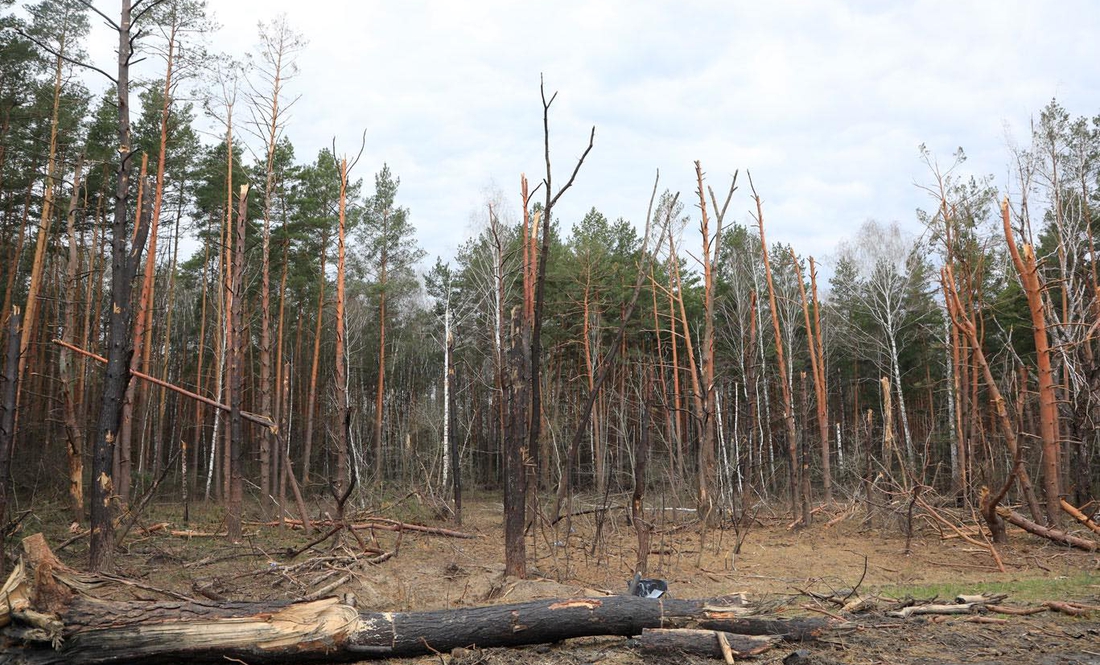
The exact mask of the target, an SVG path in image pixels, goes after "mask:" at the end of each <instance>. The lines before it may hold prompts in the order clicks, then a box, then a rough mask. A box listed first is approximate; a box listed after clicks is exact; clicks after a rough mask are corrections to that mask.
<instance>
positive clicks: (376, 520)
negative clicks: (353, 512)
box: [249, 517, 478, 539]
mask: <svg viewBox="0 0 1100 665" xmlns="http://www.w3.org/2000/svg"><path fill="white" fill-rule="evenodd" d="M283 523H284V524H286V525H287V526H289V527H290V528H292V529H300V528H302V520H295V519H285V520H283ZM249 524H252V525H255V526H278V525H279V523H278V522H249ZM312 524H313V526H320V527H327V526H336V525H339V526H340V527H341V528H343V526H344V523H343V522H337V521H334V520H313V522H312ZM347 526H348V527H350V528H352V529H354V530H356V531H366V530H368V529H379V530H381V531H415V532H417V533H425V534H429V535H432V536H446V537H447V538H467V539H474V538H478V536H477V534H473V533H466V532H465V531H455V530H454V529H446V528H443V527H439V526H425V525H423V524H412V523H410V522H398V521H397V520H391V519H386V518H383V517H371V518H367V520H365V521H363V522H351V521H349V522H348V523H347Z"/></svg>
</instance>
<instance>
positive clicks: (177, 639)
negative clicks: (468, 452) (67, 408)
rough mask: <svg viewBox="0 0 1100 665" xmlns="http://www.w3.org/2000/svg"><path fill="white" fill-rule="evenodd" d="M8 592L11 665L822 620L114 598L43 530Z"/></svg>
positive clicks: (583, 607) (709, 607)
mask: <svg viewBox="0 0 1100 665" xmlns="http://www.w3.org/2000/svg"><path fill="white" fill-rule="evenodd" d="M24 550H25V552H26V556H25V559H24V560H23V561H21V562H20V564H19V565H18V566H17V568H16V570H15V571H14V572H13V573H12V575H11V577H9V578H8V580H7V582H6V583H5V584H4V587H3V588H2V589H0V626H4V628H3V629H2V631H0V639H2V640H3V642H4V651H3V652H2V657H0V660H3V661H4V662H9V661H10V662H14V663H28V664H30V663H108V662H120V661H125V662H127V663H177V662H225V661H226V660H227V659H230V660H234V659H235V660H241V661H245V662H248V663H250V664H251V663H289V662H294V663H299V662H309V661H326V662H340V661H355V660H363V659H366V658H388V657H399V656H414V655H423V654H430V653H435V652H447V651H450V650H451V649H453V648H455V647H460V646H471V645H476V646H478V647H495V646H517V645H524V644H540V643H547V642H557V641H560V640H563V639H567V638H572V637H584V636H591V635H623V636H632V635H639V634H641V633H642V630H643V629H646V628H683V627H705V628H709V629H711V630H719V631H725V632H740V633H745V632H761V633H768V634H773V635H775V634H780V635H782V636H783V637H786V638H788V639H806V638H809V637H812V636H813V635H815V634H817V633H819V632H820V631H821V630H823V629H824V628H825V626H826V625H827V622H826V621H825V620H814V619H798V620H792V621H790V622H785V621H782V620H777V619H770V620H763V619H756V618H754V617H747V616H744V615H745V614H746V613H747V612H749V611H750V610H749V608H747V607H745V604H744V602H743V601H740V599H738V601H736V602H734V601H729V600H726V601H723V600H722V599H718V600H713V601H703V600H673V599H646V598H637V597H633V596H608V597H604V598H573V599H565V600H543V601H533V602H527V603H517V604H511V605H497V606H489V607H473V608H464V609H454V610H436V611H428V612H359V611H358V610H356V609H355V608H354V607H353V606H351V605H349V604H345V603H342V602H340V601H339V600H338V599H335V598H329V599H324V600H317V601H312V602H299V603H288V602H247V603H246V602H203V601H198V600H190V599H187V600H184V599H180V600H171V601H146V600H137V601H110V600H101V599H97V598H93V597H91V596H89V595H88V591H90V590H91V589H94V588H95V586H96V584H98V583H101V582H102V580H100V579H99V578H93V577H91V576H85V575H82V574H81V573H79V572H77V571H75V570H72V569H70V568H68V567H66V566H65V565H64V564H62V563H61V562H60V561H59V560H58V559H57V558H56V557H55V556H54V555H53V553H52V552H50V550H49V548H48V547H47V546H46V543H45V540H44V539H43V538H42V537H41V535H36V536H32V537H30V538H27V539H26V540H25V541H24Z"/></svg>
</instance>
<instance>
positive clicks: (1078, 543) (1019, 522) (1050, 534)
mask: <svg viewBox="0 0 1100 665" xmlns="http://www.w3.org/2000/svg"><path fill="white" fill-rule="evenodd" d="M997 514H999V515H1000V516H1001V517H1003V518H1005V520H1006V521H1008V522H1009V523H1010V524H1015V525H1016V526H1018V527H1020V528H1021V529H1023V530H1024V531H1027V532H1028V533H1030V534H1034V535H1036V536H1042V537H1043V538H1046V539H1048V540H1052V541H1054V542H1056V543H1061V544H1063V545H1069V546H1070V547H1076V548H1077V549H1079V550H1085V551H1086V552H1095V551H1097V550H1100V543H1098V542H1096V541H1095V540H1089V539H1088V538H1081V537H1079V536H1074V535H1071V534H1068V533H1066V532H1065V531H1061V530H1059V529H1053V528H1051V527H1049V526H1042V525H1041V524H1036V523H1035V522H1032V521H1031V520H1029V519H1028V518H1026V517H1024V516H1023V515H1021V514H1020V513H1018V512H1016V511H1015V510H1010V509H1008V508H1004V507H1000V508H998V509H997Z"/></svg>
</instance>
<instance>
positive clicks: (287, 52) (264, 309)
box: [248, 14, 305, 509]
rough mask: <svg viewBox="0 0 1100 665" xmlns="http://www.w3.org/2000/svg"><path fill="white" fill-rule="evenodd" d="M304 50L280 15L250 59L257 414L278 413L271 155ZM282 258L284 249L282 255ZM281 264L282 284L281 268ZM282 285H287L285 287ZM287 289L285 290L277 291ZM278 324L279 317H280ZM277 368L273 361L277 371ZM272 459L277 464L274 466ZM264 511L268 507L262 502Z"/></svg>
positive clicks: (268, 478) (267, 445) (266, 455)
mask: <svg viewBox="0 0 1100 665" xmlns="http://www.w3.org/2000/svg"><path fill="white" fill-rule="evenodd" d="M304 46H305V40H304V39H303V38H302V36H301V35H300V34H298V33H296V32H294V30H293V29H291V27H290V24H289V23H288V22H287V18H286V15H285V14H284V15H282V16H280V17H278V18H276V19H274V20H272V21H271V22H269V23H261V24H260V45H259V54H258V57H257V58H256V59H255V60H254V65H255V73H256V75H257V77H258V78H259V80H260V82H259V83H258V84H254V83H252V82H249V87H250V89H251V90H250V94H249V95H248V97H249V102H250V111H251V114H252V125H253V131H254V133H255V134H256V135H258V136H260V137H261V138H263V140H264V143H265V166H264V192H263V195H264V199H263V215H264V225H263V256H262V265H261V270H260V310H261V323H260V411H261V412H262V413H272V412H277V409H275V408H274V405H275V402H276V400H275V390H276V385H275V384H276V382H275V381H274V379H273V377H274V376H275V374H276V373H277V372H275V371H273V368H272V359H271V328H272V325H271V218H272V216H273V213H274V203H275V193H276V192H275V190H276V172H275V151H276V148H277V147H278V144H279V140H280V138H281V137H282V135H283V129H284V126H285V125H286V120H287V118H286V115H287V112H288V111H289V110H290V107H291V106H292V105H293V104H294V102H295V101H297V99H298V98H297V97H295V98H294V99H291V100H290V101H289V103H287V102H286V100H285V99H284V96H285V95H284V91H283V86H284V85H285V84H286V82H287V81H288V80H289V79H291V78H293V77H294V76H295V75H296V74H297V73H298V67H297V65H296V64H295V62H294V57H295V55H296V54H297V53H298V52H299V51H301V50H302V48H304ZM284 254H285V251H284ZM285 263H286V262H285V261H284V271H283V275H284V279H283V281H284V283H285V281H286V280H285V275H286V268H285ZM284 286H285V284H284ZM282 291H285V288H284V289H281V293H282ZM279 321H280V324H281V323H282V318H281V317H280V319H279ZM278 367H279V365H278V363H276V368H278ZM261 436H262V438H261V439H260V495H261V496H262V497H264V499H265V501H266V499H267V497H269V496H270V495H271V483H272V480H273V477H274V474H273V473H272V470H271V469H272V466H275V467H277V466H278V463H277V457H273V456H272V454H271V446H272V443H273V437H272V436H271V434H270V433H269V432H264V433H263V434H262V435H261ZM273 461H274V462H275V464H274V465H273ZM263 505H264V506H265V509H266V505H267V504H266V503H264V504H263Z"/></svg>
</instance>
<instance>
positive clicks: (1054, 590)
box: [879, 572, 1100, 601]
mask: <svg viewBox="0 0 1100 665" xmlns="http://www.w3.org/2000/svg"><path fill="white" fill-rule="evenodd" d="M879 591H880V592H881V593H882V594H884V595H888V596H892V597H894V598H905V597H912V598H921V599H924V598H932V597H937V598H939V599H941V600H950V599H953V598H954V597H955V596H958V595H960V594H979V593H1006V594H1008V597H1009V599H1010V600H1016V601H1027V600H1062V599H1073V598H1083V597H1096V596H1098V595H1100V575H1098V574H1094V573H1087V572H1086V573H1074V574H1072V575H1068V576H1058V577H1033V578H1027V579H1013V580H1006V581H996V582H993V581H991V582H957V583H956V582H943V583H937V584H915V585H886V586H883V587H881V588H880V589H879Z"/></svg>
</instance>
